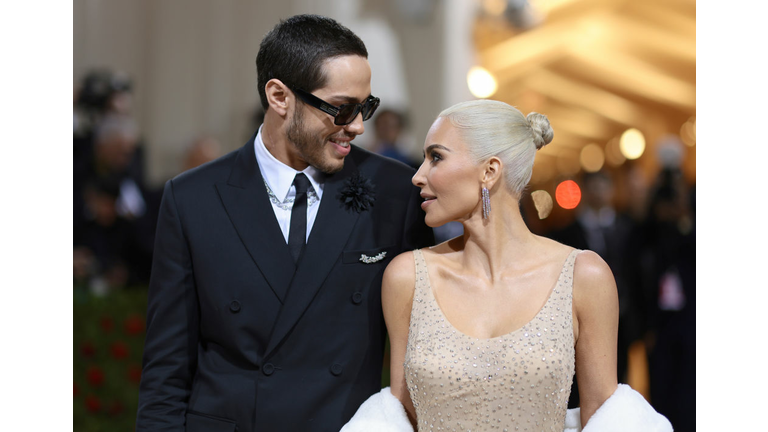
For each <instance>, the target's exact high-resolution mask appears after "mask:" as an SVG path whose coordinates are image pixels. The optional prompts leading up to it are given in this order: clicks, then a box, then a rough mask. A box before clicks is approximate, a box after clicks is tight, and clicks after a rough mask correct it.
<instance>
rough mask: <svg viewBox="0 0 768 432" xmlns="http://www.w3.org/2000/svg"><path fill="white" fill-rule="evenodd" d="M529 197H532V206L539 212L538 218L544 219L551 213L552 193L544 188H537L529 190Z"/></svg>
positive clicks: (552, 204)
mask: <svg viewBox="0 0 768 432" xmlns="http://www.w3.org/2000/svg"><path fill="white" fill-rule="evenodd" d="M531 198H532V199H533V205H534V207H536V212H537V213H538V214H539V219H546V218H547V216H549V214H550V213H552V208H553V207H554V203H553V201H552V195H550V194H549V192H547V191H545V190H537V191H533V192H531Z"/></svg>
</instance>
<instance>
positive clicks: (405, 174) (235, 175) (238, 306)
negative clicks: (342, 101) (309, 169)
mask: <svg viewBox="0 0 768 432" xmlns="http://www.w3.org/2000/svg"><path fill="white" fill-rule="evenodd" d="M356 173H359V174H361V175H362V176H364V177H366V178H368V179H370V180H371V182H372V183H373V184H374V185H375V187H374V192H375V202H374V205H373V207H371V208H369V209H368V210H365V211H362V212H357V211H355V210H353V209H348V208H347V207H346V206H345V205H344V204H343V203H342V200H341V199H340V198H339V193H340V191H341V190H342V189H344V188H345V182H346V181H347V179H349V178H350V177H351V176H353V175H354V174H356ZM413 173H414V171H413V169H412V168H410V167H407V166H406V165H404V164H401V163H399V162H395V161H393V160H390V159H386V158H383V157H381V156H378V155H375V154H373V153H370V152H367V151H365V150H362V149H359V148H357V147H354V146H353V147H352V151H351V153H350V154H349V155H348V156H347V157H346V160H345V163H344V168H343V170H342V171H340V172H338V173H336V174H334V175H331V176H328V177H327V179H326V182H325V188H324V190H323V198H322V200H321V202H320V208H319V211H318V214H317V218H316V220H315V223H314V225H313V228H312V231H311V233H310V237H309V240H308V242H307V246H306V248H305V250H304V254H303V256H302V258H301V261H300V262H299V265H298V268H295V265H294V263H293V260H292V259H291V255H290V252H289V250H288V246H287V245H286V242H285V239H284V237H283V235H282V233H281V232H280V228H279V226H278V224H277V220H276V219H275V215H274V211H273V209H272V206H271V205H270V203H269V198H268V196H267V192H266V190H265V187H264V183H263V180H262V176H261V173H260V171H259V168H258V164H257V163H256V157H255V154H254V147H253V140H250V141H249V142H248V143H247V144H246V145H245V146H244V147H242V148H241V149H240V150H237V151H234V152H232V153H230V154H228V155H226V156H224V157H222V158H220V159H218V160H216V161H213V162H211V163H208V164H205V165H203V166H201V167H198V168H196V169H193V170H191V171H188V172H186V173H183V174H181V175H179V176H178V177H176V178H174V179H173V180H170V181H168V182H167V183H166V185H165V191H164V195H163V202H162V205H161V211H160V216H159V220H158V228H157V237H156V243H155V253H154V261H153V269H152V277H151V282H150V288H149V306H148V311H147V337H146V343H145V351H144V370H143V374H142V379H141V388H140V394H139V410H138V416H137V427H136V430H137V431H160V430H162V431H166V430H168V431H170V430H173V431H184V430H186V431H208V432H215V431H235V430H237V431H239V432H250V431H338V430H339V429H340V428H341V426H342V425H343V424H344V423H346V422H347V421H348V420H349V418H351V416H352V415H353V414H354V413H355V411H356V409H357V408H358V407H359V406H360V404H361V403H362V402H363V401H365V399H366V398H367V397H368V396H370V395H371V394H373V393H375V392H377V391H378V390H379V389H380V387H381V367H382V359H383V355H384V340H385V330H386V327H385V326H384V322H383V316H382V311H381V277H382V273H383V271H384V268H385V267H386V265H387V264H388V263H389V261H390V260H391V259H392V258H393V257H395V256H396V255H397V254H399V253H401V252H403V251H407V250H412V249H415V248H419V247H424V246H428V245H431V244H433V242H434V238H433V235H432V231H431V229H429V228H428V227H427V226H426V225H425V224H424V215H423V212H422V211H421V209H420V208H419V203H420V202H421V199H420V197H419V190H418V189H417V188H416V187H414V186H413V185H412V184H411V176H412V175H413ZM381 252H386V255H385V257H384V259H382V260H381V261H378V262H375V263H369V264H366V263H363V262H362V261H361V260H360V257H361V255H362V254H365V255H367V256H369V257H370V256H375V255H377V254H379V253H381Z"/></svg>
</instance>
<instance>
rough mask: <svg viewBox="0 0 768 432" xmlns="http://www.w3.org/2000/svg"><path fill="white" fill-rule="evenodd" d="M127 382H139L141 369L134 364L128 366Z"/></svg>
mask: <svg viewBox="0 0 768 432" xmlns="http://www.w3.org/2000/svg"><path fill="white" fill-rule="evenodd" d="M128 380H129V381H130V382H132V383H136V384H138V383H140V382H141V367H140V366H138V365H136V364H130V365H128Z"/></svg>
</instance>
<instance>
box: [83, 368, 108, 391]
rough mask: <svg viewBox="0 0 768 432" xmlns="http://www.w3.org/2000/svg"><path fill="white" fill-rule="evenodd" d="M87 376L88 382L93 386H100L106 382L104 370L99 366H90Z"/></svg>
mask: <svg viewBox="0 0 768 432" xmlns="http://www.w3.org/2000/svg"><path fill="white" fill-rule="evenodd" d="M86 376H87V377H88V382H89V383H90V384H91V385H92V386H93V387H98V386H100V385H102V384H104V371H102V370H101V368H100V367H98V366H91V367H89V368H88V371H87V372H86Z"/></svg>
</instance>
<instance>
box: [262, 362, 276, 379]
mask: <svg viewBox="0 0 768 432" xmlns="http://www.w3.org/2000/svg"><path fill="white" fill-rule="evenodd" d="M261 371H262V372H263V373H264V375H266V376H270V375H272V374H273V373H275V365H273V364H272V363H267V364H265V365H264V366H262V367H261Z"/></svg>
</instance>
